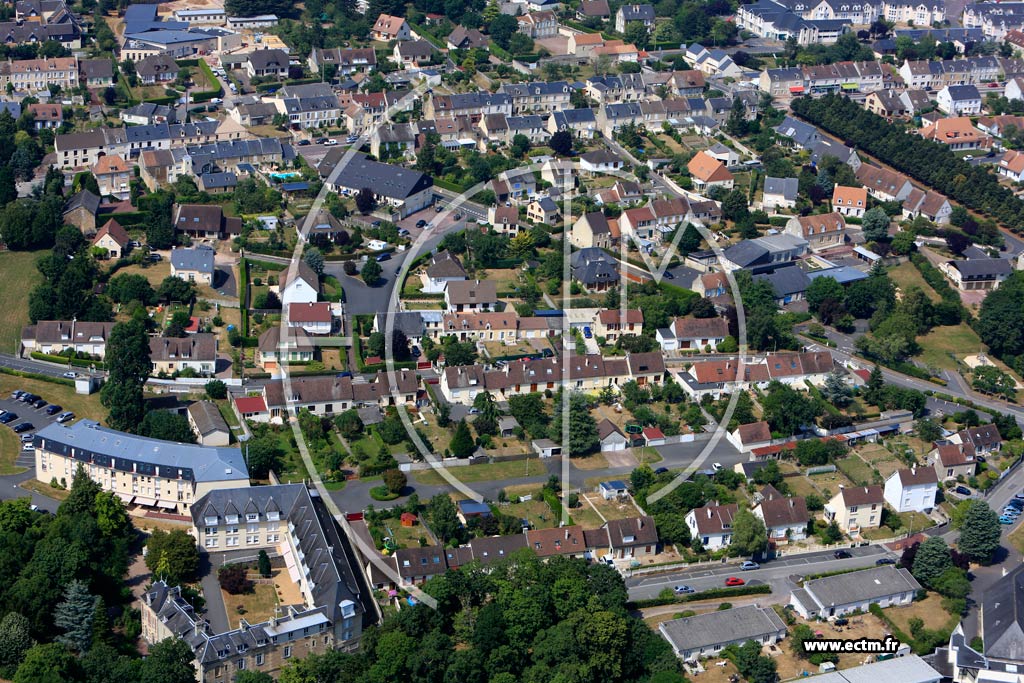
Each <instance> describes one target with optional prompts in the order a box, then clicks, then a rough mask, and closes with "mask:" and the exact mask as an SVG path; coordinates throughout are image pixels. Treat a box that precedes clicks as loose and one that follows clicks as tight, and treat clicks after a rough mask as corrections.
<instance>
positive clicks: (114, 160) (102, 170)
mask: <svg viewBox="0 0 1024 683" xmlns="http://www.w3.org/2000/svg"><path fill="white" fill-rule="evenodd" d="M90 170H91V171H92V174H93V176H94V177H95V178H96V184H97V185H99V189H100V194H101V195H103V196H104V197H107V196H110V197H116V198H117V199H120V200H125V199H128V197H129V195H130V194H131V188H130V187H129V186H130V184H131V179H132V178H134V177H135V172H134V168H133V167H132V166H131V165H129V164H128V163H127V162H126V161H125V160H124V159H123V158H122V157H121V156H120V155H118V154H109V155H107V156H103V157H100V158H99V159H98V160H97V161H96V163H95V164H93V166H92V168H91V169H90Z"/></svg>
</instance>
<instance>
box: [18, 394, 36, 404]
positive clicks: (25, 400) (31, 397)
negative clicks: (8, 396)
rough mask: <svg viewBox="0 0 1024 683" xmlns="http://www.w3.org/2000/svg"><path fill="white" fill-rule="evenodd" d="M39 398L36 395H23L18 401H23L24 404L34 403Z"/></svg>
mask: <svg viewBox="0 0 1024 683" xmlns="http://www.w3.org/2000/svg"><path fill="white" fill-rule="evenodd" d="M37 398H39V397H38V396H36V395H35V394H22V395H21V398H19V399H18V400H19V401H21V402H22V403H32V401H35V400H36V399H37Z"/></svg>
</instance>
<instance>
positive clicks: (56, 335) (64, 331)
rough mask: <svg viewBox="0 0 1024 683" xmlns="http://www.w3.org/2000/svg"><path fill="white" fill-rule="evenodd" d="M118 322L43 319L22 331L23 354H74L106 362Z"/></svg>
mask: <svg viewBox="0 0 1024 683" xmlns="http://www.w3.org/2000/svg"><path fill="white" fill-rule="evenodd" d="M113 327H114V323H93V322H84V321H78V320H74V319H72V320H40V321H39V322H37V323H36V324H35V325H28V326H26V327H25V328H24V329H23V330H22V332H21V347H22V350H23V353H25V354H28V353H32V352H33V351H35V352H38V353H45V354H47V355H51V356H56V355H62V354H64V353H65V352H67V351H74V352H75V353H76V354H81V355H84V356H87V357H91V358H98V359H99V360H103V357H104V356H105V355H106V351H107V339H109V338H110V330H111V329H113Z"/></svg>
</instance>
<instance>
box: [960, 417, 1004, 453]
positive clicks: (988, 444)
mask: <svg viewBox="0 0 1024 683" xmlns="http://www.w3.org/2000/svg"><path fill="white" fill-rule="evenodd" d="M950 441H951V442H953V443H957V444H962V445H964V446H967V445H970V446H971V447H972V448H973V449H974V453H975V455H988V454H989V453H998V452H999V451H1000V450H1002V448H1003V437H1002V436H1000V434H999V428H998V427H996V426H995V425H994V424H987V425H981V426H980V427H968V428H967V429H961V430H960V431H959V432H957V433H956V434H954V435H953V436H952V437H950Z"/></svg>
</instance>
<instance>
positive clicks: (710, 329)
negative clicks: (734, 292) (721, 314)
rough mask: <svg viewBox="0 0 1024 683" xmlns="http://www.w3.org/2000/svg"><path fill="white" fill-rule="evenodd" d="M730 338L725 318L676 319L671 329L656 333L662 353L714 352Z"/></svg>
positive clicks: (662, 329)
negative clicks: (708, 350) (707, 349)
mask: <svg viewBox="0 0 1024 683" xmlns="http://www.w3.org/2000/svg"><path fill="white" fill-rule="evenodd" d="M727 336H729V323H728V322H727V321H726V320H725V318H718V317H715V318H676V319H675V320H673V321H672V324H671V325H670V326H669V327H663V328H660V329H658V330H657V332H655V339H657V340H658V343H659V344H660V345H661V350H662V351H679V350H694V351H703V350H705V349H706V348H708V347H710V349H711V350H712V351H714V350H715V348H716V347H717V346H718V345H719V344H721V343H722V342H724V341H725V338H726V337H727Z"/></svg>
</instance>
